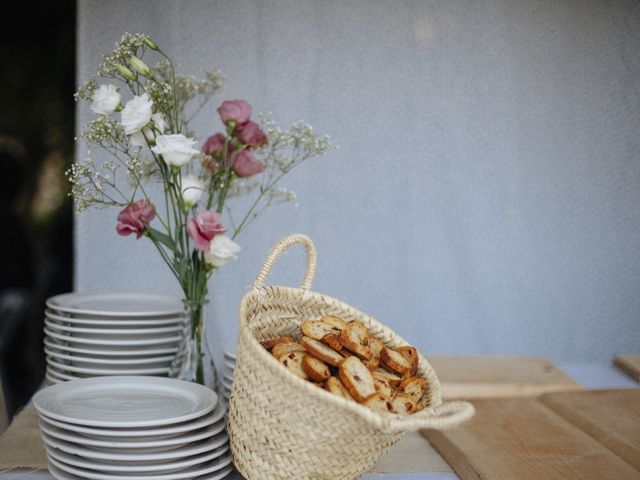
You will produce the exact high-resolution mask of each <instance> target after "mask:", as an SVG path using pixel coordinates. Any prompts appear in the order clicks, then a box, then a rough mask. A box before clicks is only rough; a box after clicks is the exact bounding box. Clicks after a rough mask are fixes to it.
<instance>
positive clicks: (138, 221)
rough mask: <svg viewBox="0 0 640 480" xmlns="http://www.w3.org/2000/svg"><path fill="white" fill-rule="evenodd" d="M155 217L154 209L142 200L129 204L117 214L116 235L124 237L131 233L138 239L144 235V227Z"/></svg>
mask: <svg viewBox="0 0 640 480" xmlns="http://www.w3.org/2000/svg"><path fill="white" fill-rule="evenodd" d="M155 217H156V208H155V207H154V206H153V204H151V203H149V202H147V201H146V200H144V199H141V200H138V201H137V202H134V203H130V204H129V205H127V206H126V207H124V208H123V209H122V211H121V212H120V213H119V214H118V225H116V231H117V232H118V235H122V236H126V235H130V234H132V233H135V234H136V238H140V237H141V236H142V234H143V233H144V227H145V226H146V225H148V224H149V223H151V220H153V219H154V218H155Z"/></svg>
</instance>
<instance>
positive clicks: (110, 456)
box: [42, 432, 229, 471]
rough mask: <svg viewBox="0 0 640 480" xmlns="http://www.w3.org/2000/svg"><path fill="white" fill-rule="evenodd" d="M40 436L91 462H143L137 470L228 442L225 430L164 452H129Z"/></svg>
mask: <svg viewBox="0 0 640 480" xmlns="http://www.w3.org/2000/svg"><path fill="white" fill-rule="evenodd" d="M42 438H43V440H44V443H45V445H48V446H49V447H53V448H54V449H58V450H61V451H63V452H65V453H68V454H70V455H77V456H80V457H82V458H84V459H87V460H90V461H91V462H92V463H94V462H95V463H99V464H101V465H102V463H104V462H110V463H120V462H123V463H127V464H131V463H132V462H139V463H140V462H144V463H143V464H142V465H141V466H142V468H141V469H140V470H138V471H145V470H144V467H147V466H149V465H150V464H151V462H156V461H157V462H158V463H159V464H161V465H166V464H167V463H168V462H169V461H170V460H177V459H181V458H185V457H193V456H195V455H200V454H202V453H207V452H211V451H213V450H216V449H219V448H220V447H222V446H224V445H227V444H228V443H229V437H227V434H226V432H225V433H219V434H218V435H216V436H215V437H213V438H209V439H207V440H204V441H201V442H197V443H194V444H192V445H185V446H183V447H178V448H174V449H173V450H167V451H164V452H155V453H144V452H129V451H128V450H124V451H106V452H105V451H100V450H94V449H92V448H85V447H82V446H81V445H77V444H75V443H70V442H66V441H64V440H58V439H55V438H53V437H50V436H49V435H47V434H42ZM61 460H62V461H64V462H65V463H69V462H67V461H66V460H65V459H61ZM206 460H210V459H209V458H207V459H206ZM206 460H205V461H206ZM96 461H97V462H96ZM191 465H195V463H192V464H191ZM191 465H184V466H183V467H184V468H186V467H188V466H191ZM77 466H79V467H85V468H91V467H87V466H86V465H77ZM105 470H106V468H105ZM112 471H122V470H121V469H120V470H112Z"/></svg>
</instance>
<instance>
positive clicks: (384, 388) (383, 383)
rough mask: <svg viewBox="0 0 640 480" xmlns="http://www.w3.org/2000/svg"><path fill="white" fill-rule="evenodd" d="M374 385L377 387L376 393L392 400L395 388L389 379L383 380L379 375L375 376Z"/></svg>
mask: <svg viewBox="0 0 640 480" xmlns="http://www.w3.org/2000/svg"><path fill="white" fill-rule="evenodd" d="M373 383H374V384H375V386H376V391H377V392H378V393H382V394H383V395H385V396H387V397H389V398H391V397H393V394H394V388H393V387H392V386H391V383H390V382H389V380H388V379H386V378H383V377H381V376H379V375H376V374H373Z"/></svg>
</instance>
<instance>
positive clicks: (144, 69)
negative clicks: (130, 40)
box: [129, 55, 153, 78]
mask: <svg viewBox="0 0 640 480" xmlns="http://www.w3.org/2000/svg"><path fill="white" fill-rule="evenodd" d="M129 62H130V63H131V65H132V66H133V68H135V69H136V70H137V71H138V73H140V75H142V76H144V77H147V78H153V72H152V71H151V68H150V67H149V65H147V64H146V63H144V62H143V61H142V60H140V59H139V58H138V57H136V56H135V55H131V57H130V58H129Z"/></svg>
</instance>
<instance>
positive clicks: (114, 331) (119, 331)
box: [44, 318, 185, 338]
mask: <svg viewBox="0 0 640 480" xmlns="http://www.w3.org/2000/svg"><path fill="white" fill-rule="evenodd" d="M44 324H45V325H46V326H47V327H49V328H50V329H52V330H58V331H60V332H67V333H69V334H70V335H73V336H74V337H88V338H92V337H93V338H103V337H105V336H113V337H114V338H117V337H118V336H119V335H138V336H142V335H146V336H147V337H160V336H166V335H170V334H172V333H173V334H175V333H176V332H182V331H184V330H185V325H172V326H168V327H159V328H87V327H78V326H69V325H63V324H62V322H58V321H57V320H51V319H48V318H46V319H45V321H44Z"/></svg>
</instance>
